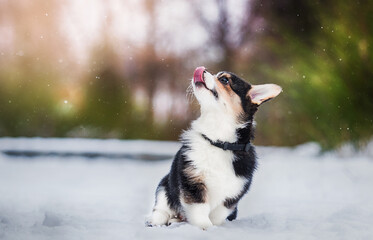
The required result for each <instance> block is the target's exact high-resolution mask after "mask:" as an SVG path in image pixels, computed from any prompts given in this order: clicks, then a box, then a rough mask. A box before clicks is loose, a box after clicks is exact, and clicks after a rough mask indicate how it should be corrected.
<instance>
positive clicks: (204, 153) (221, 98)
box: [147, 67, 281, 229]
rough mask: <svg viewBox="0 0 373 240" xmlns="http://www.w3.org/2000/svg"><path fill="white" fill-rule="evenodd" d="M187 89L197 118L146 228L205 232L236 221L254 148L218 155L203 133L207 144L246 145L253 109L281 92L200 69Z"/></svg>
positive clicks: (271, 86) (248, 181) (159, 191)
mask: <svg viewBox="0 0 373 240" xmlns="http://www.w3.org/2000/svg"><path fill="white" fill-rule="evenodd" d="M192 86H193V92H194V95H195V96H196V98H197V100H198V102H199V104H200V107H201V115H200V117H199V118H198V119H197V120H195V121H193V122H192V123H191V127H190V129H189V130H187V131H185V132H184V133H183V135H182V137H181V141H182V143H183V145H182V147H181V149H180V150H179V151H178V153H177V154H176V156H175V158H174V161H173V163H172V166H171V170H170V172H169V173H168V174H167V175H166V176H165V177H164V178H163V179H162V180H161V182H160V183H159V185H158V187H157V191H156V198H155V205H154V208H153V212H152V215H151V217H150V219H149V220H148V221H147V225H148V226H158V225H169V224H171V223H172V222H176V221H187V222H189V223H190V224H192V225H195V226H198V227H200V228H202V229H207V228H208V227H210V226H212V225H220V224H222V223H224V221H225V220H226V219H227V220H230V221H231V220H234V219H235V218H236V216H237V204H238V202H239V200H240V199H241V198H242V197H243V195H244V194H245V193H246V192H247V191H248V190H249V188H250V185H251V182H252V177H253V173H254V170H255V168H256V154H255V149H254V147H253V146H251V147H250V148H249V149H248V151H231V150H223V149H221V148H218V147H216V146H213V145H212V144H211V143H210V142H209V141H207V140H206V139H205V138H204V137H203V136H202V134H203V135H205V136H207V137H208V138H209V139H211V140H212V141H223V142H230V143H248V142H250V141H251V140H252V139H253V116H254V113H255V112H256V111H257V109H258V106H259V105H260V104H261V103H263V102H265V101H267V100H269V99H271V98H273V97H275V96H277V95H278V94H279V93H280V92H281V88H280V87H279V86H277V85H275V84H264V85H256V86H255V85H250V84H249V83H247V82H245V81H244V80H242V79H240V78H239V77H237V76H236V75H234V74H233V73H229V72H219V73H218V74H216V75H212V74H210V73H208V72H207V71H205V69H204V68H203V67H200V68H197V69H196V71H195V74H194V78H193V80H192Z"/></svg>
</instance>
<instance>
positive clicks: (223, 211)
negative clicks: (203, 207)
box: [209, 204, 232, 225]
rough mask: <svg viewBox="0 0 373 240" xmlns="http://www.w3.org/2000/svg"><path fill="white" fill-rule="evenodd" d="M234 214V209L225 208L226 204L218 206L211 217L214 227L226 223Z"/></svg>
mask: <svg viewBox="0 0 373 240" xmlns="http://www.w3.org/2000/svg"><path fill="white" fill-rule="evenodd" d="M231 213H232V209H229V208H227V207H225V206H224V204H220V205H218V206H217V207H216V208H214V209H213V210H212V211H211V213H210V215H209V217H210V220H211V222H212V224H214V225H221V224H223V223H224V222H225V220H226V219H227V217H228V216H230V215H231Z"/></svg>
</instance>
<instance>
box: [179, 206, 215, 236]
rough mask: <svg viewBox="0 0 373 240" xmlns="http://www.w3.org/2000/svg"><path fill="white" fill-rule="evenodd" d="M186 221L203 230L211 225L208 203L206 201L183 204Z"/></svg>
mask: <svg viewBox="0 0 373 240" xmlns="http://www.w3.org/2000/svg"><path fill="white" fill-rule="evenodd" d="M184 210H185V215H186V218H187V221H188V222H189V223H190V224H192V225H194V226H197V227H200V228H201V229H203V230H206V229H207V228H209V227H211V226H212V225H213V224H212V222H211V220H210V218H209V213H210V205H209V204H208V203H192V204H185V205H184Z"/></svg>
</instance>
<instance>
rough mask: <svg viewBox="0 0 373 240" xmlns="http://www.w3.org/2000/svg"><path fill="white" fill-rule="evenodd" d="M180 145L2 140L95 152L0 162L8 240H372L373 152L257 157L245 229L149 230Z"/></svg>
mask: <svg viewBox="0 0 373 240" xmlns="http://www.w3.org/2000/svg"><path fill="white" fill-rule="evenodd" d="M179 146H180V145H179V144H178V143H174V142H151V141H119V140H88V139H42V138H33V139H27V138H2V139H1V138H0V152H4V151H5V152H6V151H8V150H13V151H20V152H21V151H31V150H32V151H36V152H75V153H77V152H79V151H81V152H91V153H102V155H100V156H99V157H97V158H95V159H94V160H92V159H90V158H86V157H84V156H79V155H72V156H70V157H63V156H61V155H42V156H34V157H32V158H30V157H25V156H18V157H15V156H10V155H6V154H2V153H0V239H69V240H70V239H227V238H229V239H237V238H240V239H243V238H244V239H328V240H329V239H372V238H373V230H372V229H371V224H372V223H373V201H372V200H373V191H372V184H373V158H372V156H373V155H372V153H373V143H371V144H369V145H368V147H367V148H366V150H364V151H362V152H358V153H356V152H354V151H353V150H352V149H351V148H349V147H344V148H342V150H341V151H337V152H328V153H325V154H320V148H319V146H318V145H317V144H314V143H308V144H304V145H300V146H298V147H296V148H279V147H257V152H258V155H259V168H258V170H257V172H256V174H255V177H254V181H253V185H252V188H251V190H250V192H249V193H248V194H247V195H246V196H245V197H244V198H243V200H242V201H241V202H240V204H239V213H238V219H237V220H236V221H233V222H227V223H225V224H224V225H222V226H219V227H212V228H211V229H208V230H207V231H202V230H200V229H198V228H196V227H193V226H191V225H189V224H186V223H177V224H173V225H171V226H170V227H156V228H146V227H145V226H144V220H145V217H146V216H147V214H148V213H149V212H150V211H151V208H152V205H153V201H154V199H153V197H154V191H155V187H156V185H157V184H158V181H159V180H160V178H161V177H163V176H164V175H165V174H166V172H167V171H168V170H169V167H170V164H171V159H167V160H164V161H139V160H131V159H120V160H118V159H116V160H115V161H113V159H112V158H106V157H105V154H112V153H117V154H124V155H123V156H125V154H129V153H130V154H144V153H146V154H161V155H167V156H171V155H173V154H175V153H176V151H177V149H178V147H179Z"/></svg>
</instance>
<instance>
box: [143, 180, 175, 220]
mask: <svg viewBox="0 0 373 240" xmlns="http://www.w3.org/2000/svg"><path fill="white" fill-rule="evenodd" d="M174 215H175V213H174V211H172V210H171V208H170V207H169V205H168V202H167V197H166V190H165V189H164V187H162V186H159V187H158V189H157V193H156V197H155V205H154V208H153V212H152V215H151V217H150V219H149V220H148V221H147V222H146V225H147V226H148V227H153V226H161V225H169V220H170V219H171V218H172V217H173V216H174Z"/></svg>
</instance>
